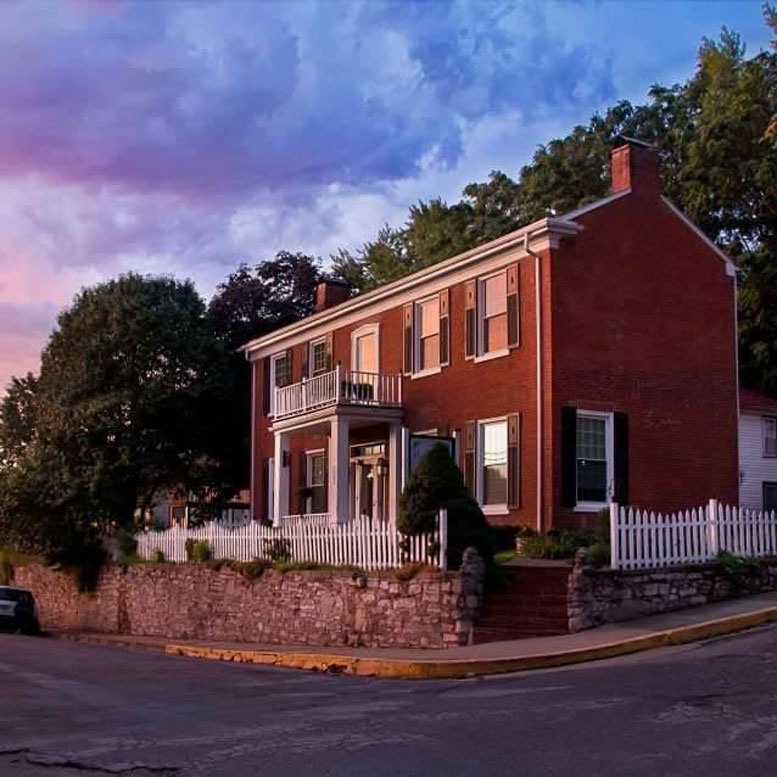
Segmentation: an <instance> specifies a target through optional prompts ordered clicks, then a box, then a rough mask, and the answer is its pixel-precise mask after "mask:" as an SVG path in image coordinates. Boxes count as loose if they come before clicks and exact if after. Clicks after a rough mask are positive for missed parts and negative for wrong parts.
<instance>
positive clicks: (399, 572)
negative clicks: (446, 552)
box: [392, 564, 435, 582]
mask: <svg viewBox="0 0 777 777" xmlns="http://www.w3.org/2000/svg"><path fill="white" fill-rule="evenodd" d="M434 569H435V567H430V566H429V565H428V564H405V565H404V566H401V567H399V568H398V569H395V570H394V571H393V572H392V574H393V576H394V578H395V579H396V580H399V581H401V582H406V581H408V580H412V579H413V578H414V577H416V575H418V574H419V573H420V572H427V571H432V570H434Z"/></svg>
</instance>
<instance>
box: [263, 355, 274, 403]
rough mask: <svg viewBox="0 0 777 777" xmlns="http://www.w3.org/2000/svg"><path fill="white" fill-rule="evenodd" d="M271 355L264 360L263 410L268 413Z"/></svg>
mask: <svg viewBox="0 0 777 777" xmlns="http://www.w3.org/2000/svg"><path fill="white" fill-rule="evenodd" d="M270 370H271V368H270V357H269V356H265V357H264V359H263V360H262V410H263V411H264V414H265V415H267V414H268V413H269V412H270V392H271V391H272V388H271V386H270Z"/></svg>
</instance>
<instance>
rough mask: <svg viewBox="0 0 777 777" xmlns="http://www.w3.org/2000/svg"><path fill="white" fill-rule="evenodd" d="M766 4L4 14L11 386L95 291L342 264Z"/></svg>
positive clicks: (100, 5)
mask: <svg viewBox="0 0 777 777" xmlns="http://www.w3.org/2000/svg"><path fill="white" fill-rule="evenodd" d="M760 6H761V3H760V0H755V1H754V2H750V1H749V0H739V1H738V2H723V1H720V2H702V1H701V0H699V1H698V2H694V1H692V0H688V1H687V2H680V1H679V0H676V1H675V2H659V1H658V0H656V1H655V2H639V1H638V0H627V1H626V2H601V1H599V2H575V1H573V0H568V1H567V2H563V3H553V2H545V1H542V2H533V1H527V2H522V1H517V0H516V1H515V2H484V1H481V2H463V1H462V2H442V1H441V0H436V1H435V0H432V1H430V2H411V0H403V1H402V2H382V1H381V0H365V1H364V2H341V1H340V0H324V1H323V2H307V1H303V0H299V1H298V2H285V3H280V2H279V3H275V2H269V1H265V2H258V1H257V2H249V1H248V0H242V1H235V0H188V1H187V0H174V1H173V2H165V0H137V1H133V0H3V2H1V3H0V388H1V387H2V386H4V385H6V384H7V382H8V381H9V380H10V376H11V375H21V374H24V373H26V372H27V371H28V370H32V371H36V370H37V369H38V359H39V353H40V350H41V348H42V347H43V345H45V342H46V340H47V338H48V335H49V333H50V332H51V330H52V328H53V327H54V326H55V323H56V316H57V313H58V311H59V310H60V309H62V307H63V306H67V305H68V304H69V303H70V302H71V301H72V299H73V297H74V295H75V294H76V293H77V292H78V291H79V289H81V288H83V287H84V286H88V285H92V284H95V283H98V282H100V281H102V280H105V279H107V278H110V277H113V276H116V275H118V274H119V273H122V272H128V271H130V270H133V271H137V272H141V273H153V274H172V275H175V276H176V277H179V278H191V279H193V280H194V281H195V283H196V284H197V287H198V289H199V291H200V293H201V294H202V295H203V296H204V297H205V298H206V299H207V298H209V297H210V295H211V294H212V293H213V290H214V288H215V286H216V285H217V284H218V283H219V282H221V281H223V280H224V279H225V278H226V277H227V276H228V275H229V273H230V272H231V271H232V270H233V269H234V268H235V267H236V266H237V265H238V264H239V263H240V262H241V261H248V262H251V263H255V262H257V261H260V260H261V259H262V258H266V257H268V256H271V255H272V254H274V253H275V252H276V251H279V250H281V249H286V250H290V251H304V252H306V253H310V254H313V255H317V256H321V257H323V258H324V259H326V258H327V257H328V256H329V255H330V254H331V253H333V252H334V251H335V250H336V249H337V248H338V247H345V248H358V247H359V246H360V245H362V244H363V243H364V242H365V241H366V240H369V239H370V238H372V237H373V236H374V235H375V233H376V231H377V230H378V228H379V227H380V226H381V225H383V224H385V223H391V224H394V225H399V224H401V223H402V222H403V221H404V218H405V216H406V213H407V208H408V206H409V205H410V204H412V203H414V202H416V201H418V200H419V199H423V198H429V197H435V196H442V197H443V198H444V199H446V200H448V201H455V200H457V199H458V198H459V196H460V193H461V189H462V188H463V187H464V186H465V185H466V184H467V183H469V182H471V181H476V180H477V181H480V180H485V179H486V178H487V176H488V173H489V172H490V171H491V170H495V169H499V170H504V171H505V172H507V173H509V174H511V175H513V176H515V175H516V174H517V171H518V170H519V168H520V167H521V165H523V164H525V163H527V162H528V161H529V160H530V159H531V156H532V154H533V152H534V150H535V149H536V148H537V146H538V145H540V144H543V143H546V142H548V141H549V140H551V139H552V138H554V137H558V136H563V135H565V134H566V133H567V132H569V130H570V129H571V128H572V127H573V126H574V125H575V124H577V123H582V122H585V121H587V120H588V118H589V117H590V116H591V115H592V114H593V113H594V112H595V111H597V110H602V109H604V108H606V107H607V106H608V105H610V104H612V103H613V102H615V101H617V100H619V99H629V100H632V101H641V100H643V99H644V98H645V95H646V92H647V90H648V89H649V87H650V85H651V84H653V83H656V82H658V83H663V84H671V83H673V82H677V81H682V80H684V79H686V78H687V77H689V76H690V75H691V74H692V72H693V69H694V62H695V56H696V51H697V48H698V45H699V42H700V40H701V39H702V37H704V36H707V37H717V36H718V34H719V32H720V29H721V27H722V26H723V25H727V26H728V27H729V28H731V29H733V30H735V31H737V32H739V33H740V34H741V35H742V38H743V40H744V41H745V42H746V43H747V45H748V51H749V52H751V53H754V52H756V51H757V50H758V49H759V48H765V47H766V46H767V45H768V40H769V34H768V30H767V27H766V25H765V24H764V22H763V17H762V13H761V7H760Z"/></svg>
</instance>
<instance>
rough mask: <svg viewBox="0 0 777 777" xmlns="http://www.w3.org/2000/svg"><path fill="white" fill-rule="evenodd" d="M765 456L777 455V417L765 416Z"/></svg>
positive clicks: (772, 456)
mask: <svg viewBox="0 0 777 777" xmlns="http://www.w3.org/2000/svg"><path fill="white" fill-rule="evenodd" d="M763 428H764V456H765V457H768V458H774V457H777V418H764V419H763Z"/></svg>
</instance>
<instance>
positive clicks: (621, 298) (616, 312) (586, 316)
mask: <svg viewBox="0 0 777 777" xmlns="http://www.w3.org/2000/svg"><path fill="white" fill-rule="evenodd" d="M578 221H579V222H580V223H581V224H583V226H584V227H585V231H584V232H583V233H582V234H580V235H577V236H575V238H574V239H573V240H571V241H569V242H568V243H565V244H562V247H561V249H560V251H558V252H554V254H553V256H552V257H551V275H552V279H553V285H552V303H551V305H552V311H553V313H552V316H553V321H552V327H553V332H552V342H553V346H552V347H553V385H552V393H553V408H552V423H553V439H554V440H556V441H557V440H559V439H560V434H561V408H562V407H563V406H574V407H577V408H579V409H587V410H601V411H621V412H625V413H627V414H628V424H629V503H630V504H634V505H640V506H645V507H649V508H651V509H656V510H662V511H667V510H675V509H679V508H682V507H686V506H688V505H694V504H703V503H706V501H707V500H708V499H710V498H713V497H714V498H716V499H720V500H722V501H724V502H726V503H728V504H735V503H736V501H737V477H738V454H737V399H736V385H737V383H736V351H735V342H736V340H735V338H736V335H735V323H734V304H735V300H734V287H733V282H734V281H733V278H731V277H730V276H728V275H727V274H726V270H725V265H724V262H723V261H722V259H721V258H720V256H718V255H717V254H716V253H715V252H714V251H713V250H712V249H711V248H709V247H707V246H706V245H705V244H704V243H702V241H701V240H700V239H699V238H698V237H697V236H696V235H695V234H694V232H693V231H692V230H691V229H690V228H689V227H688V226H687V225H686V224H684V223H683V221H682V220H681V219H679V218H678V217H677V216H676V215H675V214H673V213H672V212H671V211H670V210H669V208H668V206H667V205H666V204H665V203H664V202H663V201H662V200H661V199H660V198H659V197H658V196H657V195H656V194H655V193H653V192H652V190H650V189H648V191H647V193H645V192H643V193H640V192H634V193H632V194H630V195H628V196H625V197H623V198H622V199H620V200H618V201H616V202H613V203H611V204H610V205H608V206H607V207H604V208H600V209H599V210H595V211H593V212H591V213H589V214H586V215H584V216H582V217H580V218H579V219H578ZM552 466H553V472H554V473H555V477H554V490H553V494H552V508H551V509H552V520H553V522H554V523H555V524H565V523H566V524H568V523H572V524H577V523H580V521H581V516H580V514H579V513H573V512H571V511H568V510H565V509H564V508H562V507H561V476H560V470H561V450H560V445H559V444H554V446H553V456H552Z"/></svg>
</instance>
